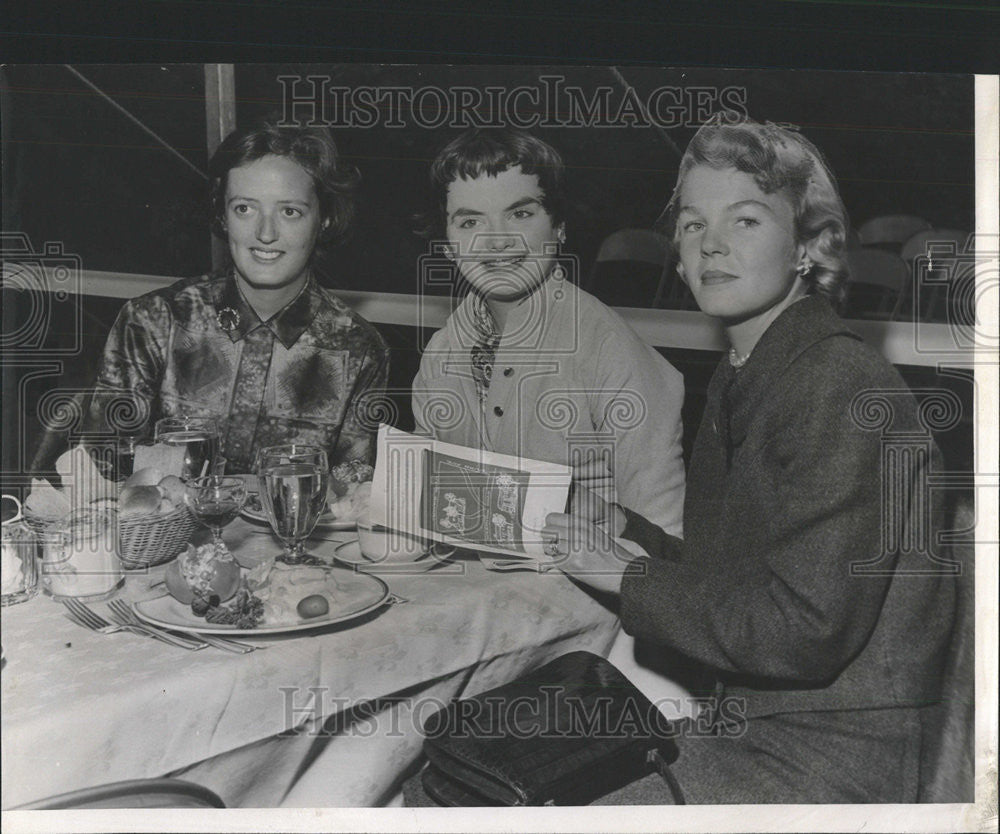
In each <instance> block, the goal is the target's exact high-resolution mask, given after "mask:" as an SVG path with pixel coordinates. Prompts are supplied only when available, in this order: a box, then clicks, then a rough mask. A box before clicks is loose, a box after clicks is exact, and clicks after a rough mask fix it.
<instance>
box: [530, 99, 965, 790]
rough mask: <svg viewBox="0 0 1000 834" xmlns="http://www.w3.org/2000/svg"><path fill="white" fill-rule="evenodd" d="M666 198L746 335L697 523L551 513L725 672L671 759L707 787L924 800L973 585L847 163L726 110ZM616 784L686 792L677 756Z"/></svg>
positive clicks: (737, 337)
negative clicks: (959, 600)
mask: <svg viewBox="0 0 1000 834" xmlns="http://www.w3.org/2000/svg"><path fill="white" fill-rule="evenodd" d="M664 218H665V222H666V225H667V230H668V233H669V234H670V236H671V238H672V240H673V241H674V245H675V246H676V248H677V251H678V254H679V258H680V263H679V266H678V270H679V272H680V274H681V276H682V278H683V279H684V281H685V282H686V283H687V284H688V286H689V287H690V288H691V291H692V293H693V294H694V296H695V298H696V299H697V301H698V304H699V306H700V307H701V309H702V311H703V312H705V313H707V314H708V315H710V316H713V317H715V318H717V319H719V320H720V321H721V323H722V324H723V326H724V328H725V331H726V334H727V336H728V338H729V340H730V344H731V346H732V347H731V349H730V351H729V355H728V357H726V358H725V359H723V361H722V362H721V363H720V365H719V367H718V369H717V370H716V373H715V375H714V377H713V379H712V381H711V383H710V386H709V392H708V405H707V407H706V410H705V413H704V418H703V420H702V424H701V427H700V429H699V432H698V437H697V441H696V444H695V449H694V453H693V456H692V460H691V466H690V470H689V473H688V488H687V496H686V499H685V505H684V531H685V538H684V540H683V541H682V540H680V539H677V538H674V537H672V536H669V535H667V534H665V533H664V532H663V531H662V530H661V529H659V528H657V527H656V526H655V525H652V524H650V523H649V522H647V521H646V520H645V519H644V518H642V517H641V516H639V515H637V514H636V513H633V512H632V511H630V510H628V509H627V508H623V507H619V506H614V507H604V506H601V505H600V502H595V501H593V500H589V501H585V500H583V499H582V498H581V499H580V500H578V501H577V502H576V505H575V507H574V509H573V512H572V513H571V514H570V515H564V514H558V515H552V516H550V517H549V524H548V526H547V528H546V530H545V531H544V533H543V535H546V536H548V537H549V539H550V542H551V543H550V545H549V552H550V553H551V554H552V555H553V556H554V558H556V559H558V560H560V564H561V566H562V567H563V569H564V570H565V571H566V572H567V573H569V574H570V575H572V576H573V577H575V578H577V579H578V580H580V581H582V582H584V583H587V584H589V585H591V586H593V587H594V588H597V589H598V590H603V591H607V592H612V593H617V594H620V600H621V615H622V621H623V624H624V627H625V629H626V630H627V631H628V632H630V633H632V634H635V635H636V636H638V637H640V638H645V639H647V640H649V641H652V642H654V643H656V644H657V645H659V646H662V647H665V649H669V650H670V651H671V652H674V653H679V655H680V656H681V657H683V658H686V659H687V660H688V661H690V662H691V663H692V664H693V665H694V666H696V667H697V668H698V669H700V670H701V671H702V672H703V673H704V675H705V676H706V677H708V678H709V679H710V680H712V681H713V684H714V686H713V689H714V697H713V698H712V699H711V701H712V703H711V704H710V708H709V711H708V713H707V715H703V716H702V720H701V721H699V722H696V723H692V724H691V725H690V726H688V727H687V728H685V729H684V730H683V731H682V733H681V738H680V739H679V747H680V751H681V752H680V758H679V759H678V761H677V762H676V763H675V765H673V767H672V768H671V769H672V771H673V772H674V774H675V776H676V777H677V780H678V782H679V784H680V786H681V789H682V790H683V791H684V794H685V796H686V799H687V801H688V802H701V803H737V802H785V803H803V802H913V801H915V800H916V797H917V783H918V777H919V760H920V734H921V733H920V730H921V727H920V722H921V709H920V708H921V706H922V705H925V704H928V703H930V702H931V701H933V699H934V698H935V696H936V689H937V686H938V683H939V681H940V676H941V666H942V663H943V653H944V647H945V645H946V642H947V638H948V635H949V632H950V629H951V621H952V612H953V599H954V590H953V587H952V583H951V581H950V578H949V577H948V576H946V575H943V574H944V573H945V571H942V570H941V565H940V564H939V563H937V562H935V559H934V557H933V556H932V555H930V554H929V553H928V552H927V548H926V547H923V546H921V545H920V544H919V542H921V541H924V539H923V538H922V536H926V532H927V531H928V530H933V524H934V523H935V513H936V509H935V506H934V504H933V502H931V501H930V500H929V496H930V491H929V490H927V488H926V484H925V481H924V480H922V479H924V478H925V477H926V474H927V471H928V470H929V469H931V468H934V466H935V463H936V462H939V454H938V452H937V449H936V447H935V446H934V444H933V441H932V439H931V438H930V435H929V433H928V431H927V430H926V429H925V428H924V427H923V426H922V425H921V422H920V419H919V414H918V410H917V407H916V403H915V401H914V399H913V397H912V395H911V394H910V393H909V391H908V389H907V387H906V384H905V383H904V382H903V380H902V379H901V378H900V377H899V375H898V374H897V373H896V371H895V370H894V369H893V368H892V366H891V365H890V364H889V363H887V362H886V361H885V360H884V359H883V358H882V357H881V356H880V355H879V354H878V353H877V352H875V351H874V350H872V349H870V348H869V347H867V346H866V345H865V344H864V343H863V342H862V341H861V340H860V338H858V337H857V336H856V335H855V334H853V333H852V332H851V331H850V330H849V329H848V328H847V327H845V326H844V325H843V323H842V322H841V321H840V319H839V318H838V317H837V316H836V315H835V313H834V312H833V308H832V306H831V303H830V302H831V301H833V302H836V301H837V300H839V298H840V296H841V295H842V288H843V285H844V281H845V280H846V275H847V270H846V263H845V257H844V255H845V252H844V249H845V244H844V241H845V230H846V216H845V212H844V209H843V205H842V203H841V200H840V197H839V195H838V193H837V189H836V186H835V184H834V181H833V178H832V175H831V174H830V172H829V170H828V169H827V167H826V165H825V163H824V162H823V160H822V157H821V156H820V154H819V152H818V151H817V150H816V149H815V147H814V146H813V145H812V144H811V143H810V142H808V140H806V139H804V138H803V137H802V136H800V135H798V134H797V133H794V132H791V131H789V130H785V129H781V128H778V127H775V126H773V125H759V124H756V123H752V122H749V121H747V122H743V123H739V124H730V123H729V121H728V120H727V119H725V118H717V119H715V120H713V121H712V122H710V123H709V124H708V125H706V126H704V127H703V128H702V129H701V130H700V131H699V132H698V134H697V135H696V136H695V138H694V139H693V140H692V142H691V145H690V146H689V147H688V149H687V152H686V153H685V156H684V159H683V160H682V162H681V167H680V174H679V177H678V184H677V188H676V190H675V192H674V195H673V197H672V199H671V201H670V204H669V205H668V207H667V211H666V212H665V215H664ZM901 439H902V440H901ZM904 448H905V449H906V450H908V451H905V453H903V454H902V455H901V456H900V455H899V454H894V453H893V449H896V450H897V452H898V451H899V449H904ZM899 461H902V462H903V464H904V465H898V462H899ZM922 484H923V486H921V485H922ZM595 504H596V506H597V507H598V508H599V509H598V510H594V509H593V508H594V506H595ZM595 521H603V522H606V523H608V525H609V528H608V529H609V532H611V533H613V534H614V535H615V536H618V537H623V538H627V539H630V540H631V541H634V542H637V543H639V544H641V545H642V546H643V547H644V549H645V550H646V552H647V553H648V554H649V556H650V557H651V558H649V559H639V560H635V559H634V558H633V557H632V556H630V555H629V554H628V553H627V551H625V550H624V549H623V548H621V547H620V546H619V545H618V544H617V543H616V542H615V540H614V538H612V537H611V536H609V535H606V534H605V533H604V532H603V530H602V529H601V528H597V527H594V526H593V525H592V524H591V523H590V522H595ZM928 540H930V539H928ZM607 801H613V802H624V803H630V802H670V801H672V800H671V798H670V794H669V793H668V792H667V791H666V789H665V787H663V786H662V785H661V784H660V782H659V781H658V777H655V778H650V779H647V780H644V781H643V782H640V783H636V784H634V785H632V786H630V787H629V788H626V789H624V790H623V791H622V792H621V793H620V794H618V795H616V796H613V797H610V798H609V799H608V800H607Z"/></svg>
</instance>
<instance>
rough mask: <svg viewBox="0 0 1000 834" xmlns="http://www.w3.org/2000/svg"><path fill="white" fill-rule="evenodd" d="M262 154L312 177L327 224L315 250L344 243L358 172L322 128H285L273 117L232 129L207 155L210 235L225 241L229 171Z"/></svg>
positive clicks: (351, 215) (349, 225)
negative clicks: (282, 160)
mask: <svg viewBox="0 0 1000 834" xmlns="http://www.w3.org/2000/svg"><path fill="white" fill-rule="evenodd" d="M265 156H284V157H287V158H289V159H291V160H292V161H293V162H296V163H297V164H298V165H300V166H301V167H302V168H303V169H304V170H305V172H306V173H307V174H309V176H310V177H312V181H313V185H314V187H315V188H316V197H317V198H318V200H319V207H320V214H321V216H322V218H323V220H324V221H328V222H327V223H326V224H325V225H324V227H323V228H322V229H321V231H320V234H319V237H318V239H317V242H316V244H317V246H318V247H320V248H325V247H327V246H331V245H333V244H335V243H338V242H340V241H341V240H343V239H344V238H345V237H346V236H347V233H348V231H349V230H350V228H351V224H352V223H353V222H354V211H355V209H354V194H355V192H356V191H357V188H358V185H359V184H360V182H361V175H360V173H358V170H357V168H355V167H354V166H353V165H350V164H347V163H345V162H344V161H343V160H342V159H341V158H340V154H339V152H338V151H337V145H336V144H335V143H334V141H333V136H332V135H331V134H330V131H329V130H328V129H327V128H323V127H319V128H310V127H284V126H282V125H280V124H279V123H278V122H277V121H275V120H273V119H265V120H263V121H261V122H258V123H257V124H255V125H253V126H252V127H249V128H244V129H237V130H234V131H233V132H232V133H230V134H229V135H228V136H227V137H226V138H225V139H224V140H223V142H222V144H221V145H219V147H218V149H217V150H216V151H215V153H214V154H213V155H212V159H211V161H210V162H209V163H208V175H209V182H210V189H211V209H212V231H213V232H215V233H216V234H217V235H219V236H220V237H222V238H225V237H226V227H225V213H226V184H227V182H228V179H229V172H230V171H231V170H233V168H239V167H240V166H242V165H248V164H250V163H251V162H255V161H256V160H258V159H260V158H262V157H265Z"/></svg>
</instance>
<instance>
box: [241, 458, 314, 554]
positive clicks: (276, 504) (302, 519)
mask: <svg viewBox="0 0 1000 834" xmlns="http://www.w3.org/2000/svg"><path fill="white" fill-rule="evenodd" d="M257 477H258V478H259V479H260V500H261V504H263V505H264V510H265V512H266V513H267V520H268V521H269V522H270V524H271V529H272V530H274V534H275V535H276V536H277V537H278V538H279V539H281V541H282V544H284V546H285V550H284V553H282V554H281V555H280V556H278V560H279V561H282V562H285V563H286V564H289V565H298V564H302V563H303V562H312V561H313V557H311V556H308V555H307V554H306V553H305V552H304V551H303V542H304V541H305V540H306V539H307V538H309V536H310V535H311V534H312V531H313V529H314V528H315V527H316V522H317V521H319V517H320V516H321V515H322V514H323V511H324V510H325V509H326V504H327V500H328V497H327V488H328V487H329V484H330V465H329V462H328V461H327V457H326V452H325V451H323V449H321V448H320V447H319V446H307V445H304V444H300V443H294V444H288V445H285V446H269V447H268V448H266V449H263V450H262V451H261V452H260V455H259V456H258V458H257Z"/></svg>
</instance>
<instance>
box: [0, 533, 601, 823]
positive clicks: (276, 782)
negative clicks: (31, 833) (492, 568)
mask: <svg viewBox="0 0 1000 834" xmlns="http://www.w3.org/2000/svg"><path fill="white" fill-rule="evenodd" d="M255 530H256V531H257V532H254V531H255ZM259 531H260V528H259V527H256V528H255V527H254V526H253V525H250V524H248V523H246V522H243V521H238V522H236V523H234V524H233V525H232V526H231V527H230V528H228V529H227V532H226V539H227V541H229V542H230V543H231V545H232V547H233V549H234V550H237V552H240V551H239V550H238V548H251V549H253V548H256V549H257V550H260V549H276V547H277V545H276V543H275V542H274V540H273V539H271V538H270V537H269V536H268V535H261V534H260V533H259ZM350 535H351V534H341V536H342V537H343V538H348V537H350ZM315 547H316V549H317V550H323V551H324V552H329V551H332V548H333V547H334V545H333V544H331V543H325V544H317V545H316V546H315ZM244 552H245V551H244ZM161 571H162V568H161V569H154V570H153V571H152V572H151V574H149V575H141V576H130V577H129V578H128V581H127V583H126V586H125V589H124V590H123V592H122V596H123V598H125V599H126V600H129V601H132V600H137V599H142V598H147V597H150V596H155V595H157V594H158V593H162V592H163V589H162V587H160V588H156V589H150V587H149V586H150V584H151V582H152V581H155V580H156V579H157V578H159V576H158V575H159V573H160V572H161ZM383 579H385V580H386V582H387V583H388V584H389V586H390V588H391V590H392V591H393V592H394V593H395V594H397V595H399V596H401V597H404V598H406V599H408V600H409V602H407V603H405V604H400V605H389V606H386V607H384V608H383V609H380V610H379V611H378V612H376V613H375V614H373V615H368V616H366V617H364V618H362V619H360V620H357V621H353V622H348V623H346V624H344V625H342V626H333V627H330V628H327V629H325V630H321V631H310V632H304V633H303V632H298V633H293V634H288V635H281V636H276V637H269V638H262V637H259V636H257V637H255V638H254V642H256V643H258V644H259V645H262V646H267V648H266V649H263V650H259V651H255V652H252V653H250V654H247V655H235V654H229V653H226V652H222V651H220V650H217V649H213V648H209V649H205V650H202V651H199V652H187V651H184V650H181V649H175V648H173V647H170V646H166V645H163V644H162V643H159V642H156V641H153V640H150V639H147V638H143V637H137V636H133V635H129V634H115V635H109V636H105V635H100V634H95V633H93V632H90V631H87V630H85V629H83V628H81V627H80V626H77V625H76V624H74V623H73V622H71V621H70V620H69V619H67V617H66V616H65V614H64V610H63V607H62V606H61V605H59V604H58V603H55V602H53V601H52V600H51V599H49V598H48V597H45V596H43V595H41V594H40V595H39V596H38V597H36V598H35V599H33V600H31V601H29V602H26V603H22V604H20V605H16V606H12V607H10V608H5V609H3V610H2V613H0V622H2V641H3V647H4V650H5V652H6V656H7V659H6V661H5V665H4V668H3V671H2V709H3V712H2V758H3V799H2V807H4V808H9V807H11V806H15V805H19V804H22V803H24V802H28V801H32V800H35V799H38V798H41V797H45V796H51V795H53V794H57V793H61V792H64V791H69V790H75V789H77V788H82V787H87V786H91V785H98V784H104V783H107V782H112V781H116V780H120V779H132V778H138V777H156V776H164V775H167V774H171V775H177V776H180V777H182V778H188V779H191V780H192V781H196V782H199V783H200V784H203V785H205V786H206V787H209V788H211V789H212V790H214V791H216V792H217V793H219V795H220V796H221V797H222V798H223V800H224V801H225V802H226V804H227V805H228V806H230V807H338V806H339V807H343V806H371V805H379V804H383V803H385V802H386V801H388V800H389V798H391V797H392V796H393V795H394V794H395V793H396V790H397V789H398V785H399V782H400V780H401V779H402V778H403V777H404V776H405V775H406V773H407V772H408V770H409V769H411V768H412V767H413V765H414V762H416V760H417V758H418V756H419V752H420V745H421V737H420V734H419V724H420V722H421V721H422V720H423V719H425V718H426V717H427V716H429V715H430V714H431V713H432V712H433V711H434V710H435V709H436V708H438V707H440V706H442V705H443V704H444V703H446V702H447V701H448V700H449V699H450V698H452V697H453V696H456V695H465V694H473V693H476V692H480V691H483V690H485V689H488V688H490V687H492V686H496V685H498V684H500V683H503V682H504V681H507V680H509V679H511V678H514V677H516V676H517V675H518V674H520V673H522V672H523V671H525V670H527V669H529V668H533V667H535V666H538V665H540V664H542V663H544V662H546V661H548V660H550V659H552V658H554V657H557V656H558V655H560V654H563V653H565V652H567V651H573V650H576V649H589V650H592V651H595V652H597V653H606V652H607V650H608V649H609V647H610V645H611V643H612V640H613V638H614V634H615V631H616V629H617V620H616V618H615V617H614V616H613V614H611V613H610V612H609V611H608V610H607V609H606V608H605V607H604V606H603V605H602V604H601V603H599V602H598V601H597V600H595V599H594V598H593V597H592V596H591V595H590V594H588V593H586V592H585V591H583V590H582V589H581V588H580V587H578V586H576V585H575V584H574V583H573V582H571V581H570V580H569V579H567V578H566V577H565V576H563V575H561V574H559V573H556V572H551V573H544V574H537V573H527V572H524V573H511V574H498V573H488V572H487V571H485V570H484V569H483V567H482V566H481V565H480V564H479V563H478V561H475V560H472V561H461V562H458V563H456V564H454V565H450V566H449V565H442V566H440V567H436V568H435V569H433V570H431V571H429V572H426V573H423V574H417V575H405V576H404V575H393V576H384V575H383ZM93 607H94V608H95V609H96V610H97V611H98V612H99V613H102V614H103V613H106V607H105V605H104V604H103V603H95V604H94V606H93Z"/></svg>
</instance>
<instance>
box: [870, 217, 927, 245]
mask: <svg viewBox="0 0 1000 834" xmlns="http://www.w3.org/2000/svg"><path fill="white" fill-rule="evenodd" d="M930 227H931V224H930V223H928V222H927V221H926V220H924V218H922V217H915V216H914V215H912V214H886V215H883V216H881V217H873V218H872V219H871V220H868V221H866V222H865V223H862V224H861V228H860V229H858V237H860V238H861V243H862V245H864V246H887V245H888V246H894V247H895V249H896V251H899V250H898V247H899V246H901V245H902V243H903V241H905V240H908V239H909V238H911V237H913V235H915V234H916V233H917V232H921V231H923V230H924V229H929V228H930Z"/></svg>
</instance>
